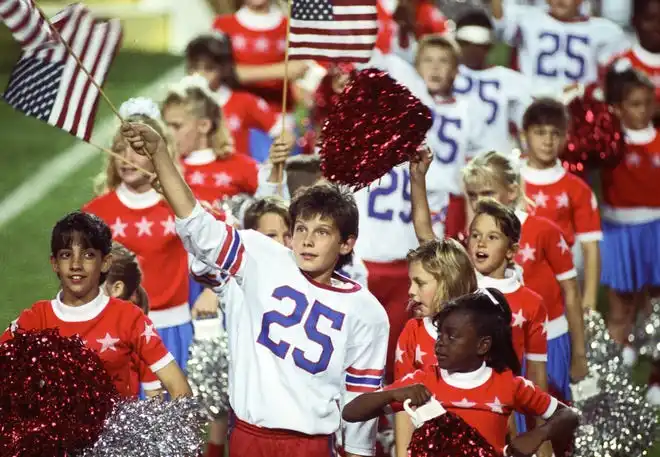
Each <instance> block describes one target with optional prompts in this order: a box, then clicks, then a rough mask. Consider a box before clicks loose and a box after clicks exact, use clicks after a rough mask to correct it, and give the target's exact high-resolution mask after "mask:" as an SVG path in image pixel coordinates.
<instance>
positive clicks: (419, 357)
mask: <svg viewBox="0 0 660 457" xmlns="http://www.w3.org/2000/svg"><path fill="white" fill-rule="evenodd" d="M425 355H426V352H424V351H422V347H421V346H420V345H419V344H418V345H417V347H416V348H415V362H417V363H419V364H422V363H423V359H422V358H423V357H424V356H425Z"/></svg>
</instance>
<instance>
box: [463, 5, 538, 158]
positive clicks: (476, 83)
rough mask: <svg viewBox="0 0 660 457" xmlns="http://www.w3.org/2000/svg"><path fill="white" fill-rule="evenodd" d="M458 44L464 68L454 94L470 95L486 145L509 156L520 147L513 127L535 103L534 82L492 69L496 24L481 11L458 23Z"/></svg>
mask: <svg viewBox="0 0 660 457" xmlns="http://www.w3.org/2000/svg"><path fill="white" fill-rule="evenodd" d="M455 37H456V41H457V42H458V45H459V46H460V48H461V65H460V66H459V67H458V71H459V73H458V76H457V77H456V80H455V81H454V93H455V94H456V95H457V96H458V97H459V98H461V97H463V96H471V102H470V103H471V104H470V108H471V110H472V112H478V113H480V114H481V117H483V118H485V119H486V126H485V127H484V129H483V135H484V144H488V145H489V147H490V148H492V149H494V150H496V151H500V152H502V153H503V154H508V153H509V151H510V150H511V149H512V148H513V147H514V146H517V144H516V143H518V141H517V138H516V139H515V140H516V141H514V142H512V141H511V135H510V125H511V124H512V123H513V124H514V125H515V126H516V127H517V129H518V131H520V126H521V122H522V116H523V113H524V112H525V109H526V108H527V106H529V105H530V104H531V103H532V84H531V80H530V79H529V78H528V77H526V76H524V75H523V74H522V73H519V72H517V71H515V70H512V69H510V68H506V67H502V66H499V65H497V66H492V67H491V66H489V65H488V62H487V57H488V53H489V51H490V49H491V47H492V44H493V38H494V37H493V23H492V22H491V20H490V17H488V15H487V14H486V13H485V12H484V11H483V10H481V9H474V10H470V11H467V12H466V13H465V14H464V15H463V16H461V17H460V18H459V19H458V21H457V22H456V33H455Z"/></svg>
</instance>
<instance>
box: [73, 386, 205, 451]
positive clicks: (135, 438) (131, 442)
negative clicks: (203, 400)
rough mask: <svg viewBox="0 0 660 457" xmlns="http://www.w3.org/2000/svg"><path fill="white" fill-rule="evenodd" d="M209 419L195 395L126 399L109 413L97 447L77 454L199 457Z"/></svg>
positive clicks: (96, 444)
mask: <svg viewBox="0 0 660 457" xmlns="http://www.w3.org/2000/svg"><path fill="white" fill-rule="evenodd" d="M205 425H206V424H205V420H204V418H203V417H202V415H201V414H200V413H199V404H198V403H197V401H196V400H195V399H193V398H180V399H175V400H172V401H162V400H160V399H151V400H144V401H137V400H126V401H123V402H121V403H119V404H118V405H117V406H116V407H115V409H114V410H113V412H112V414H110V416H108V418H107V419H106V422H105V427H104V429H103V432H102V433H101V436H100V437H99V439H98V440H97V441H96V443H95V444H94V446H93V447H91V448H89V449H86V450H84V451H82V452H80V453H79V454H76V456H77V457H126V456H131V457H198V456H199V455H200V452H201V450H202V446H203V437H204V427H205Z"/></svg>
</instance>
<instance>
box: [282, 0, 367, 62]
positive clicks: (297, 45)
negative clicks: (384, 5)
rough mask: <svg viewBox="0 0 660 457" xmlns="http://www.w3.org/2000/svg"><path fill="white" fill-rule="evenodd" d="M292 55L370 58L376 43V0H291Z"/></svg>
mask: <svg viewBox="0 0 660 457" xmlns="http://www.w3.org/2000/svg"><path fill="white" fill-rule="evenodd" d="M291 1H292V2H293V4H292V5H291V28H290V33H289V58H290V59H314V60H329V61H335V62H368V61H369V59H370V58H371V52H372V50H373V48H374V46H375V44H376V34H377V33H378V22H377V18H376V0H291Z"/></svg>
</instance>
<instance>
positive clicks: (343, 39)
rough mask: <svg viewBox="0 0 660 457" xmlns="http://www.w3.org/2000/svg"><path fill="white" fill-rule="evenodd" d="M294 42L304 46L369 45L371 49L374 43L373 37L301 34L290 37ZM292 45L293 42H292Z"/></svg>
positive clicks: (374, 37) (374, 38)
mask: <svg viewBox="0 0 660 457" xmlns="http://www.w3.org/2000/svg"><path fill="white" fill-rule="evenodd" d="M294 39H295V40H296V41H295V43H296V44H297V45H298V44H302V45H305V44H307V43H319V44H324V43H345V44H362V45H369V46H370V47H369V49H371V48H372V47H373V45H374V43H375V42H376V36H375V35H354V36H341V35H339V36H334V37H330V36H325V35H313V34H307V33H306V34H301V35H296V36H295V37H291V39H290V40H294ZM292 44H293V41H292Z"/></svg>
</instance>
